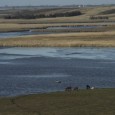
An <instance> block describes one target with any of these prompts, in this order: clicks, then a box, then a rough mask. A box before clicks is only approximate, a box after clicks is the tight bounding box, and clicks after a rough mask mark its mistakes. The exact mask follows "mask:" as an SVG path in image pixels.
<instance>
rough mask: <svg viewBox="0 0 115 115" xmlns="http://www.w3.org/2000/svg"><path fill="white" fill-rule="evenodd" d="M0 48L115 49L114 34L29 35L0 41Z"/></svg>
mask: <svg viewBox="0 0 115 115" xmlns="http://www.w3.org/2000/svg"><path fill="white" fill-rule="evenodd" d="M0 46H1V47H7V46H12V47H115V32H114V31H113V32H112V31H111V32H87V33H85V32H83V33H62V34H48V35H31V36H25V37H24V36H23V37H17V38H9V39H1V40H0Z"/></svg>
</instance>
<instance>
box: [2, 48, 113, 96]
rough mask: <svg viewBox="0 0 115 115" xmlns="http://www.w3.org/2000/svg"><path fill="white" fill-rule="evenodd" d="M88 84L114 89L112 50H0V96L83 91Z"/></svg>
mask: <svg viewBox="0 0 115 115" xmlns="http://www.w3.org/2000/svg"><path fill="white" fill-rule="evenodd" d="M56 81H61V83H57V82H56ZM87 84H89V85H91V86H95V87H97V88H115V48H1V49H0V96H16V95H25V94H33V93H45V92H53V91H63V90H64V89H65V87H67V86H72V87H76V86H78V87H79V88H85V86H86V85H87Z"/></svg>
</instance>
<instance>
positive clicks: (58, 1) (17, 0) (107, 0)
mask: <svg viewBox="0 0 115 115" xmlns="http://www.w3.org/2000/svg"><path fill="white" fill-rule="evenodd" d="M73 4H76V5H77V4H115V0H0V6H5V5H10V6H21V5H35V6H37V5H73Z"/></svg>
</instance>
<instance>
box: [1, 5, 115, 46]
mask: <svg viewBox="0 0 115 115" xmlns="http://www.w3.org/2000/svg"><path fill="white" fill-rule="evenodd" d="M114 9H115V6H97V7H84V8H79V9H78V8H77V10H80V11H81V12H82V15H80V16H72V17H57V18H39V19H2V18H1V19H0V32H11V31H24V30H30V29H42V28H45V27H51V26H54V27H55V26H60V27H61V26H79V25H84V26H85V25H89V26H90V25H102V26H103V27H102V28H101V29H99V28H96V29H90V31H89V30H87V29H85V30H79V31H77V32H75V33H72V32H71V30H70V32H69V31H67V32H69V33H68V34H67V32H66V33H65V32H63V33H58V34H57V33H55V34H54V33H53V34H48V35H30V36H22V37H16V38H8V39H0V46H17V47H57V46H60V47H83V46H97V47H98V46H100V47H115V13H114ZM53 10H54V9H53ZM69 10H75V8H73V9H57V10H54V11H52V10H51V9H50V10H48V11H46V10H44V12H45V13H48V12H49V13H51V12H53V13H54V12H56V11H57V12H61V11H64V12H66V11H69ZM104 12H105V13H104ZM108 12H109V13H108ZM90 16H108V17H109V19H108V20H105V19H97V20H90Z"/></svg>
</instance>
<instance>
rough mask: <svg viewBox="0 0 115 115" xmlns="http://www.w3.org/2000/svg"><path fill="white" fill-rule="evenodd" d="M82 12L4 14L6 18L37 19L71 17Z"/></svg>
mask: <svg viewBox="0 0 115 115" xmlns="http://www.w3.org/2000/svg"><path fill="white" fill-rule="evenodd" d="M81 14H82V13H81V12H80V11H73V12H65V13H54V14H48V15H46V14H32V13H23V12H22V13H21V12H18V13H15V14H11V15H6V16H4V18H5V19H36V18H54V17H70V16H78V15H81Z"/></svg>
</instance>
